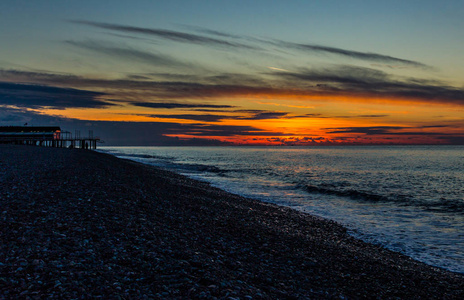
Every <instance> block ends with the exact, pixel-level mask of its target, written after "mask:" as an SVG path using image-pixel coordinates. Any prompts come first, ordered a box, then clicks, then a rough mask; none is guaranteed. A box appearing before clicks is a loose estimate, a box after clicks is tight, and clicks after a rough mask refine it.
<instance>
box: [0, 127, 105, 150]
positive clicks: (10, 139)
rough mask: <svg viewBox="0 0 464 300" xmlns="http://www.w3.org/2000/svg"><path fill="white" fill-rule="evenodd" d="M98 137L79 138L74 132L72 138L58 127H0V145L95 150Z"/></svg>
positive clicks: (90, 133)
mask: <svg viewBox="0 0 464 300" xmlns="http://www.w3.org/2000/svg"><path fill="white" fill-rule="evenodd" d="M97 142H100V138H99V137H94V136H93V131H92V130H89V134H88V136H81V134H80V131H78V130H76V132H75V134H74V137H73V135H72V134H71V132H69V131H61V128H60V127H58V126H0V144H15V145H35V146H45V147H57V148H80V149H97Z"/></svg>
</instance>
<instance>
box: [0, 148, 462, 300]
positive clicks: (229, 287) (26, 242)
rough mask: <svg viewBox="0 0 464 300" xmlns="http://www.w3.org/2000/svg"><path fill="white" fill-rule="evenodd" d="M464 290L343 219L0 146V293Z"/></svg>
mask: <svg viewBox="0 0 464 300" xmlns="http://www.w3.org/2000/svg"><path fill="white" fill-rule="evenodd" d="M53 298H55V299H89V298H101V299H359V298H366V299H376V298H378V299H391V298H393V299H396V298H400V299H434V298H436V299H464V275H463V274H456V273H452V272H448V271H445V270H442V269H438V268H434V267H431V266H428V265H425V264H423V263H420V262H417V261H414V260H412V259H410V258H409V257H407V256H404V255H401V254H398V253H395V252H391V251H388V250H385V249H383V248H381V247H379V246H375V245H371V244H367V243H365V242H362V241H360V240H358V239H356V238H354V237H351V236H350V235H349V234H348V233H347V230H346V229H345V228H344V227H342V226H341V225H339V224H337V223H335V222H332V221H328V220H324V219H321V218H317V217H313V216H311V215H308V214H304V213H301V212H298V211H295V210H292V209H290V208H285V207H280V206H277V205H273V204H268V203H263V202H260V201H256V200H252V199H246V198H243V197H240V196H237V195H233V194H230V193H227V192H224V191H222V190H219V189H217V188H214V187H211V186H210V185H208V184H206V183H202V182H198V181H195V180H192V179H189V178H187V177H184V176H182V175H178V174H175V173H172V172H169V171H165V170H161V169H158V168H155V167H151V166H147V165H142V164H139V163H136V162H131V161H127V160H123V159H118V158H116V157H113V156H111V155H107V154H102V153H98V152H94V151H90V150H81V149H64V148H45V147H35V146H13V145H0V299H53Z"/></svg>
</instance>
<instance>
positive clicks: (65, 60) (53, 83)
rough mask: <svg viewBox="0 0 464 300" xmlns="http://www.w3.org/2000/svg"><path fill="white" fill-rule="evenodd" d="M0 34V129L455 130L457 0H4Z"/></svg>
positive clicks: (224, 135) (461, 70)
mask: <svg viewBox="0 0 464 300" xmlns="http://www.w3.org/2000/svg"><path fill="white" fill-rule="evenodd" d="M0 28H1V30H0V42H1V45H2V47H1V51H0V82H3V83H4V84H3V89H4V91H3V92H1V91H0V109H2V107H3V112H1V111H0V123H2V124H7V123H8V122H10V121H11V120H18V122H19V120H21V121H22V120H30V121H34V120H35V122H36V123H38V122H53V121H51V120H53V118H55V120H56V122H63V120H64V119H66V120H67V122H69V121H70V120H74V121H75V123H76V124H75V126H82V124H97V123H98V122H142V123H143V122H148V123H154V124H151V126H155V127H156V126H158V127H159V128H170V127H169V126H168V125H169V124H175V125H173V127H175V128H177V127H176V126H178V125H179V124H182V126H184V127H185V126H191V127H195V126H198V122H199V121H202V122H204V123H202V124H203V126H204V127H205V128H206V127H208V128H213V127H211V126H213V125H214V126H219V125H221V126H225V127H224V129H227V130H228V129H230V128H231V127H230V126H235V127H234V130H235V129H237V130H238V131H234V130H232V131H230V132H229V131H227V130H226V131H219V130H218V131H214V130H213V131H214V132H213V133H212V134H211V135H209V136H207V135H206V132H200V131H199V129H198V128H197V127H195V128H194V129H192V130H191V131H188V130H187V132H189V134H187V135H182V134H179V133H178V130H174V129H173V131H172V132H171V131H169V130H167V131H166V132H164V133H163V132H162V131H157V135H159V134H161V135H162V136H164V137H166V138H168V137H169V138H174V137H176V138H181V139H185V140H187V139H191V138H206V137H205V136H207V138H208V139H210V140H218V141H221V142H224V141H226V142H227V143H230V142H232V143H234V141H235V142H237V143H239V142H240V143H242V142H245V143H246V141H247V140H248V141H250V140H252V139H255V140H259V139H261V140H260V141H261V142H263V143H265V139H267V140H268V141H269V136H273V134H274V135H275V137H273V138H275V140H278V139H279V140H282V139H284V138H282V137H285V138H286V139H289V140H292V141H295V140H298V141H300V140H303V139H305V138H306V140H308V139H312V141H313V140H315V139H318V138H324V139H325V141H327V142H328V143H329V142H335V141H337V142H340V141H343V140H349V141H350V142H363V143H366V142H368V139H367V135H372V132H379V131H378V130H377V129H378V128H388V130H381V133H382V134H381V136H379V137H378V138H379V139H377V141H380V140H382V139H384V141H386V140H385V139H390V140H391V139H395V138H397V137H398V136H399V135H401V137H402V138H403V136H404V135H406V133H411V132H412V135H411V137H410V139H411V140H415V141H416V142H417V143H423V142H424V141H425V140H418V139H417V138H415V137H414V136H417V135H419V134H418V132H417V131H416V130H417V129H418V128H422V129H421V132H420V133H421V134H420V136H422V137H423V136H425V135H427V134H429V136H428V137H427V138H428V140H427V141H429V142H430V141H431V140H434V141H435V142H437V143H438V142H440V140H437V137H438V136H439V134H440V133H443V134H444V132H439V131H437V130H435V131H430V132H424V130H423V128H432V127H433V126H435V127H434V128H449V129H450V131H449V132H448V131H447V132H446V134H444V135H443V136H441V139H442V140H443V139H445V137H446V136H448V135H450V134H451V135H452V138H453V141H456V132H458V131H459V129H462V128H464V121H463V120H462V115H464V112H463V110H462V107H463V106H464V100H463V96H462V95H464V90H463V87H464V64H462V62H463V61H464V51H462V49H464V36H463V34H462V28H464V1H442V2H439V1H388V2H386V1H385V2H384V1H382V2H381V1H131V2H129V1H18V0H16V1H9V0H4V1H2V2H1V3H0ZM174 82H175V84H174ZM7 83H8V84H12V83H14V84H23V85H24V86H19V85H16V86H14V92H11V90H12V87H11V86H10V85H7ZM31 85H33V86H31ZM35 85H42V86H46V87H47V89H41V90H40V92H37V89H36V88H35V87H34V86H35ZM58 89H63V90H58ZM32 91H36V93H40V95H39V96H40V97H42V98H41V99H39V98H40V97H39V96H37V95H34V97H32V96H31V93H32ZM174 91H177V92H174ZM182 91H184V92H182ZM181 92H182V93H181ZM66 93H69V94H71V95H72V97H71V99H68V100H66V101H61V102H60V101H59V100H57V95H60V97H61V96H62V95H64V94H66ZM286 95H288V96H286ZM2 97H3V98H2ZM47 97H49V98H47ZM80 97H81V98H80ZM82 97H83V98H82ZM15 101H16V102H17V103H15ZM79 101H81V102H79ZM102 103H103V104H102ZM143 103H145V104H143ZM147 103H148V104H147ZM160 103H161V104H162V105H160ZM166 103H168V104H169V103H170V104H169V105H165V104H166ZM172 103H174V104H175V105H171V104H172ZM430 103H433V105H434V108H430V110H428V111H427V110H426V107H427V106H428V105H430ZM193 104H195V105H197V107H196V108H195V107H193V106H192V105H193ZM424 104H426V105H424ZM205 105H206V106H210V107H209V108H208V110H206V109H205ZM167 106H169V107H170V109H167V108H166V107H167ZM224 107H227V109H225V108H224ZM142 108H143V110H142ZM213 108H214V109H215V111H212V110H213ZM342 108H343V109H342ZM79 109H80V110H79ZM200 109H202V110H200ZM436 111H443V114H441V115H437V114H434V113H435V112H436ZM12 114H13V115H14V114H17V115H16V116H13V115H12ZM405 114H407V115H408V117H405V116H404V115H405ZM1 116H4V117H3V121H2V119H1ZM315 116H319V119H318V120H315V119H314V117H315ZM321 116H323V117H324V118H330V120H331V121H330V124H337V126H338V127H337V128H341V129H337V130H335V129H330V128H331V127H329V126H328V125H327V124H325V125H324V123H323V122H322V117H321ZM359 116H361V117H359ZM363 116H377V117H376V118H375V120H374V119H373V117H372V118H370V120H369V122H367V121H366V120H365V117H363ZM380 116H382V117H380ZM305 117H308V118H311V119H307V120H306V119H304V118H305ZM341 117H349V118H341ZM266 118H269V119H266ZM290 119H291V122H290ZM342 119H343V121H342ZM348 119H350V121H349V122H348V121H347V120H348ZM277 121H279V122H280V123H279V125H278V126H277V125H275V124H277V123H276V122H277ZM92 122H93V123H92ZM142 123H140V124H142ZM167 123H169V124H167ZM271 123H275V124H274V125H275V126H274V127H273V126H271V125H272V124H271ZM100 124H101V123H100ZM105 124H106V123H105ZM143 124H145V123H143ZM132 125H133V124H132ZM92 126H93V125H92ZM105 126H107V125H105ZM108 126H109V125H108ZM141 126H142V125H141ZM182 126H181V127H182ZM226 126H229V127H226ZM240 126H249V128H248V127H247V129H246V130H245V129H244V128H245V127H240ZM430 126H432V127H430ZM214 128H215V129H217V128H218V127H214ZM240 128H242V129H244V130H242V131H240V130H239V129H240ZM303 128H311V129H312V130H311V132H312V133H314V134H312V135H311V136H310V137H309V136H308V134H309V133H308V132H304V130H303ZM359 128H374V129H375V130H373V131H369V130H367V129H366V130H364V129H362V130H361V129H359ZM102 130H103V129H102ZM411 130H412V131H411ZM103 131H104V132H107V129H104V130H103ZM357 131H359V132H357ZM231 132H233V133H235V134H236V135H235V137H236V139H235V140H234V139H233V138H231V137H230V136H231ZM334 132H337V133H338V135H337V136H336V135H335V134H334ZM343 132H346V133H350V134H346V135H344V136H341V135H340V134H341V133H343ZM366 132H367V133H366ZM450 132H451V133H450ZM388 134H390V136H387V135H388ZM259 136H261V137H259ZM144 138H146V137H144ZM461 138H462V136H461V135H458V136H457V140H459V139H461ZM398 142H399V143H404V142H405V141H404V139H401V140H398Z"/></svg>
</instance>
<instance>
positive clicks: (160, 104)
mask: <svg viewBox="0 0 464 300" xmlns="http://www.w3.org/2000/svg"><path fill="white" fill-rule="evenodd" d="M130 104H131V105H134V106H140V107H147V108H166V109H177V108H180V109H190V108H233V107H235V106H232V105H214V104H188V103H177V102H132V103H130Z"/></svg>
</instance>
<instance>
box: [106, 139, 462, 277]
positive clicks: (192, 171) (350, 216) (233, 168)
mask: <svg viewBox="0 0 464 300" xmlns="http://www.w3.org/2000/svg"><path fill="white" fill-rule="evenodd" d="M101 151H103V152H108V153H111V154H113V155H116V156H118V157H123V158H128V159H132V160H136V161H139V162H143V163H146V164H151V165H156V166H160V167H163V168H167V169H170V170H173V171H176V172H178V173H182V174H185V175H187V176H190V177H192V178H195V179H200V180H203V181H208V182H210V183H212V184H213V185H214V186H217V187H220V188H222V189H225V190H227V191H230V192H233V193H236V194H240V195H243V196H247V197H252V198H256V199H260V200H263V201H267V202H272V203H277V204H280V205H285V206H290V207H293V208H295V209H298V210H301V211H304V212H308V213H311V214H313V215H318V216H321V217H325V218H329V219H332V220H335V221H338V222H339V223H341V224H343V225H345V226H347V227H348V228H349V229H350V231H351V233H352V234H353V235H355V236H357V237H360V238H362V239H363V240H366V241H368V242H371V243H376V244H381V245H383V246H385V247H387V248H389V249H392V250H396V251H400V252H402V253H405V254H407V255H409V256H411V257H413V258H415V259H418V260H420V261H423V262H426V263H428V264H431V265H434V266H439V267H443V268H446V269H448V270H452V271H455V272H460V273H464V146H391V147H387V146H383V147H377V146H368V147H102V148H101Z"/></svg>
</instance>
